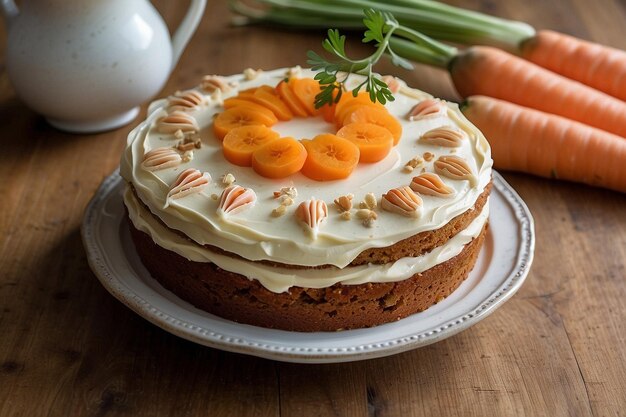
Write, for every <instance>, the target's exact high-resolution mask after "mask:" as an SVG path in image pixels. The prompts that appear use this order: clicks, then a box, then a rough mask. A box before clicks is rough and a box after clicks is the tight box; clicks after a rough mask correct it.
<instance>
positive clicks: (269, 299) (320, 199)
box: [121, 68, 492, 331]
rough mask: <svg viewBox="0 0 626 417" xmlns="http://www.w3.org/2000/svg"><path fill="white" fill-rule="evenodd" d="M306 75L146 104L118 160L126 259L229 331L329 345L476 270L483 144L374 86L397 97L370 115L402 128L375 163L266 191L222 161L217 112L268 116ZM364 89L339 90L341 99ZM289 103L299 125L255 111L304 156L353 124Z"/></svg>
mask: <svg viewBox="0 0 626 417" xmlns="http://www.w3.org/2000/svg"><path fill="white" fill-rule="evenodd" d="M313 76H314V74H313V73H312V72H310V71H308V70H301V69H299V68H292V69H279V70H274V71H245V72H244V73H243V74H238V75H234V76H230V77H218V76H208V77H205V78H204V79H203V82H202V84H201V85H200V86H199V87H197V88H195V89H192V90H188V91H183V92H179V93H177V94H176V95H174V96H172V97H169V98H167V99H163V100H158V101H156V102H154V103H152V105H151V106H150V108H149V111H148V113H149V115H148V117H147V119H146V120H145V121H144V122H143V123H142V124H140V125H139V126H138V127H137V128H136V129H134V130H133V131H132V132H131V133H130V135H129V138H128V144H127V147H126V150H125V152H124V154H123V156H122V161H121V174H122V176H123V177H124V179H125V180H126V181H127V189H126V192H125V195H124V202H125V205H126V208H127V212H128V217H129V219H130V222H129V224H130V228H131V235H132V237H133V240H134V242H135V246H136V249H137V253H138V254H139V257H140V258H141V260H142V262H143V264H144V265H145V266H146V268H147V269H148V271H149V272H150V273H151V274H152V276H153V277H154V278H155V279H156V280H158V281H159V282H160V283H161V284H162V285H163V286H164V287H165V288H167V289H168V290H170V291H172V292H173V293H175V294H176V295H177V296H179V297H180V298H182V299H184V300H186V301H188V302H190V303H191V304H193V305H195V306H196V307H198V308H201V309H203V310H206V311H208V312H210V313H213V314H216V315H218V316H221V317H224V318H227V319H230V320H234V321H237V322H241V323H246V324H252V325H258V326H263V327H271V328H278V329H285V330H292V331H335V330H341V329H353V328H361V327H371V326H375V325H379V324H383V323H387V322H391V321H395V320H399V319H401V318H403V317H406V316H408V315H410V314H414V313H417V312H420V311H423V310H425V309H427V308H428V307H430V306H431V305H433V304H435V303H437V302H439V301H440V300H442V299H443V298H445V297H447V296H448V295H449V294H451V293H452V292H453V291H454V290H455V289H456V288H457V287H458V286H459V285H460V283H461V282H462V281H463V280H464V279H465V278H466V277H467V276H468V274H469V272H470V271H471V269H472V268H473V266H474V264H475V261H476V259H477V256H478V253H479V251H480V248H481V245H482V242H483V240H484V237H485V234H486V231H487V225H488V217H489V204H488V197H489V191H490V188H491V165H492V161H491V156H490V149H489V145H488V143H487V141H486V140H485V138H484V137H483V135H482V134H481V133H480V132H479V131H478V130H477V129H476V128H475V127H474V126H472V125H471V124H470V123H469V122H468V121H467V120H466V119H465V118H464V117H463V116H462V114H461V113H460V112H459V110H458V108H457V106H456V105H455V104H451V103H446V102H444V101H442V100H437V99H434V98H433V97H432V96H430V95H428V94H426V93H424V92H421V91H418V90H415V89H412V88H409V87H407V86H406V84H405V83H404V82H403V81H401V80H398V79H395V78H392V77H383V79H384V80H385V81H386V82H387V83H388V85H389V86H390V88H391V90H392V91H393V92H394V97H395V100H394V101H391V102H387V103H386V104H385V106H384V111H385V112H387V113H388V115H389V116H390V117H392V118H393V119H395V122H394V123H396V122H397V126H398V127H400V128H401V129H399V130H396V132H394V135H395V136H396V137H395V138H394V140H393V143H394V145H393V146H392V147H391V149H390V150H388V153H386V154H385V155H382V156H381V158H382V159H380V160H378V161H377V162H364V161H362V160H361V161H360V162H359V163H358V164H357V165H356V166H355V167H354V168H353V170H352V171H351V173H349V175H347V177H346V178H342V179H334V180H326V181H320V180H319V178H316V177H317V174H316V173H315V172H314V173H313V174H312V173H311V170H310V169H309V171H308V172H307V171H305V170H302V171H300V172H295V173H292V174H290V175H286V176H285V175H283V176H282V177H279V178H276V177H275V176H273V175H269V174H268V173H267V172H265V171H262V170H260V169H258V167H256V166H245V165H246V164H247V162H241V160H239V159H237V160H233V158H232V157H230V156H228V157H225V150H224V147H225V143H226V142H224V143H223V142H222V137H223V136H224V134H227V133H228V132H226V131H222V130H221V129H220V128H221V125H220V123H221V122H219V121H218V122H216V120H218V119H220V120H221V119H223V118H224V117H223V116H220V115H222V114H225V113H226V114H228V115H231V116H232V114H234V113H233V112H232V111H231V112H229V111H228V110H227V109H226V108H229V109H232V108H236V107H237V106H238V103H240V102H241V101H246V100H249V101H251V102H252V103H253V105H251V106H249V108H248V110H250V109H256V110H258V112H259V114H261V113H262V114H263V115H264V114H265V110H264V109H258V108H257V107H255V105H263V104H266V102H265V101H263V100H258V99H257V98H254V99H251V98H250V96H249V95H250V94H251V92H254V91H263V93H262V94H265V93H267V94H270V95H272V97H273V98H271V100H272V103H273V100H274V99H275V98H278V99H282V98H284V95H282V94H281V93H279V92H278V88H280V84H281V81H282V82H283V83H290V81H292V80H295V79H303V80H304V79H307V78H312V77H313ZM362 81H363V80H362V78H361V77H359V76H354V75H353V76H351V77H350V78H349V80H348V83H347V85H346V87H347V88H351V87H354V86H356V85H358V84H360V83H361V82H362ZM294 84H297V83H294ZM289 85H292V84H289ZM277 87H278V88H277ZM283 87H284V86H283ZM294 91H295V93H297V92H298V89H294ZM290 94H291V93H290ZM295 97H296V98H297V100H298V103H299V105H300V107H299V109H300V111H299V110H298V108H296V109H293V110H294V111H290V109H291V107H290V106H293V105H294V103H290V102H289V97H287V100H283V101H285V103H284V104H285V106H284V108H285V109H287V113H285V112H284V111H283V109H282V108H279V109H275V108H272V106H273V104H272V103H269V104H268V105H267V106H266V107H269V108H270V109H271V110H273V111H274V113H276V114H277V116H279V117H277V119H282V120H275V121H274V122H272V123H266V125H267V126H268V127H269V129H271V131H272V132H275V133H272V134H273V135H275V136H276V137H281V138H284V137H291V138H295V140H293V142H295V143H296V144H297V143H299V142H298V141H300V142H302V143H305V144H306V142H307V141H308V140H313V141H315V140H317V138H319V137H320V135H327V134H330V135H333V137H335V136H334V135H335V134H339V133H341V132H339V133H338V132H337V130H338V129H341V128H342V126H345V125H348V124H350V123H352V122H353V121H354V120H356V119H354V117H352V116H350V114H352V113H349V115H348V116H347V117H345V118H344V120H341V121H338V120H335V119H336V118H337V115H336V114H335V115H334V116H335V118H333V110H332V109H331V110H330V117H328V115H329V112H328V111H325V110H322V111H321V112H318V111H315V110H314V107H313V105H312V102H311V100H312V98H311V97H310V96H309V95H304V96H303V95H298V94H295ZM292 98H293V97H292ZM233 103H234V104H233ZM278 104H280V103H278ZM370 105H371V103H370V104H367V103H364V104H363V106H364V107H365V106H370ZM371 106H373V105H371ZM379 106H380V105H379ZM344 107H345V106H344ZM354 107H355V108H356V109H359V106H354ZM380 107H382V106H380ZM338 108H339V105H338V106H337V108H336V109H335V110H334V111H335V112H337V111H338V110H337V109H338ZM304 110H306V111H307V112H308V113H307V112H305V111H304ZM353 110H354V109H353ZM281 111H283V113H282V114H281ZM294 113H295V114H294ZM259 117H261V116H259ZM351 117H352V118H351ZM231 119H232V117H231ZM244 119H245V117H244ZM252 119H254V120H243V119H242V120H239V119H237V121H236V123H240V125H246V124H255V123H257V122H256V121H255V120H256V116H253V117H252ZM370 119H371V120H368V122H371V123H372V124H376V123H377V120H378V119H376V118H373V119H372V118H370ZM261 120H264V119H262V118H261ZM357 122H358V121H354V123H357ZM236 123H235V124H236ZM261 123H263V122H262V121H261ZM381 126H383V127H388V124H387V125H385V123H381ZM232 127H233V126H230V127H229V128H232ZM273 143H277V142H273ZM361 146H362V144H359V149H360V151H361V156H363V155H364V151H363V150H364V149H366V148H365V147H361ZM363 146H368V144H365V145H363ZM390 146H391V145H390ZM307 149H309V153H308V154H306V152H305V156H306V158H307V161H306V163H305V165H306V164H308V163H309V159H310V158H311V151H310V148H307ZM256 152H257V151H255V153H253V155H256ZM357 155H358V153H357ZM233 161H234V162H235V163H233ZM322 168H323V169H321V170H320V172H321V171H323V170H324V169H326V167H322ZM303 173H304V174H306V175H304V174H303ZM269 176H272V178H269Z"/></svg>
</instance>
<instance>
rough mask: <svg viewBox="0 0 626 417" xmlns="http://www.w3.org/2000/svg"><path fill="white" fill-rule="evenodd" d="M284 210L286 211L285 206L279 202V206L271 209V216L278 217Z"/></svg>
mask: <svg viewBox="0 0 626 417" xmlns="http://www.w3.org/2000/svg"><path fill="white" fill-rule="evenodd" d="M285 211H287V206H284V205H282V204H281V205H280V206H278V207H276V208H275V209H274V210H272V217H280V216H282V215H283V214H285Z"/></svg>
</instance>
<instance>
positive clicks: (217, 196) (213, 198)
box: [211, 193, 220, 200]
mask: <svg viewBox="0 0 626 417" xmlns="http://www.w3.org/2000/svg"><path fill="white" fill-rule="evenodd" d="M218 198H220V196H219V195H217V194H215V193H213V194H211V200H217V199H218Z"/></svg>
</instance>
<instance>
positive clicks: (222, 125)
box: [213, 106, 275, 140]
mask: <svg viewBox="0 0 626 417" xmlns="http://www.w3.org/2000/svg"><path fill="white" fill-rule="evenodd" d="M274 123H275V122H274V119H271V118H269V117H267V116H266V115H264V114H263V113H257V112H256V111H254V110H253V109H251V108H249V107H245V106H237V107H233V108H230V109H227V110H224V111H223V112H221V113H220V114H218V115H217V117H216V118H215V120H214V121H213V131H214V132H215V135H216V136H217V137H218V138H219V139H220V140H222V139H224V136H226V134H227V133H228V132H230V131H231V130H232V129H234V128H236V127H241V126H250V125H264V126H272V125H273V124H274Z"/></svg>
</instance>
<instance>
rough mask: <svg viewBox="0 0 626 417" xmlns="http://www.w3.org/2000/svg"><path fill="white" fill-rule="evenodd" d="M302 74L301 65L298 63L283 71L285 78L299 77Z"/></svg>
mask: <svg viewBox="0 0 626 417" xmlns="http://www.w3.org/2000/svg"><path fill="white" fill-rule="evenodd" d="M300 75H302V67H300V65H296V66H295V67H291V68H289V69H288V70H287V72H285V76H286V77H287V78H299V77H300Z"/></svg>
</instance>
